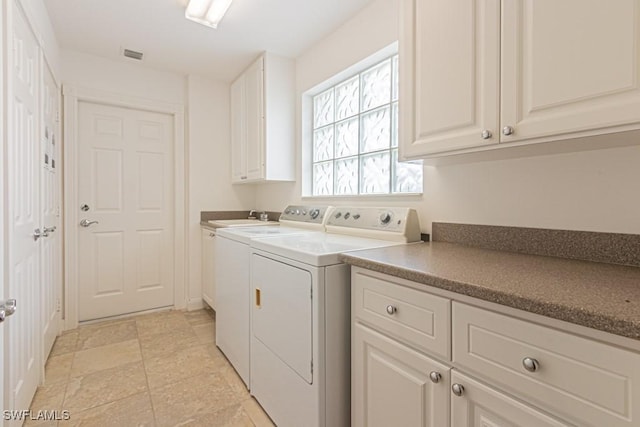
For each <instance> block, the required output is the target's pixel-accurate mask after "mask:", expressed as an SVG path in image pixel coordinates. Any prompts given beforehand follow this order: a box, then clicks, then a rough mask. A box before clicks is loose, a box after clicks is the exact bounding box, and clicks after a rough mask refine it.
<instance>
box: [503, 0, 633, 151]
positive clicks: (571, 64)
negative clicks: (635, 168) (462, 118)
mask: <svg viewBox="0 0 640 427" xmlns="http://www.w3.org/2000/svg"><path fill="white" fill-rule="evenodd" d="M501 116H502V118H501V123H502V126H512V127H513V129H514V133H513V134H512V135H510V136H505V135H501V141H502V142H511V141H520V140H527V139H531V138H537V137H550V136H553V137H554V138H562V137H563V135H564V137H571V136H578V135H576V134H578V133H580V132H583V134H586V135H589V134H593V133H603V132H606V131H607V128H611V127H614V126H619V125H633V126H634V127H635V128H638V126H640V0H616V1H604V0H600V1H599V0H589V1H585V0H563V1H562V2H558V1H554V0H508V1H507V0H505V1H503V21H502V107H501ZM611 130H613V129H609V131H611ZM587 131H591V133H584V132H587Z"/></svg>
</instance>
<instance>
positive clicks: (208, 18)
mask: <svg viewBox="0 0 640 427" xmlns="http://www.w3.org/2000/svg"><path fill="white" fill-rule="evenodd" d="M232 1H233V0H189V4H188V5H187V10H186V12H185V13H184V16H185V17H186V18H187V19H190V20H192V21H195V22H197V23H199V24H202V25H206V26H207V27H211V28H218V24H219V23H220V21H222V17H223V16H224V14H225V13H227V9H229V6H231V2H232Z"/></svg>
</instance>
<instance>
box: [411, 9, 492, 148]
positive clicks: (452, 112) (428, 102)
mask: <svg viewBox="0 0 640 427" xmlns="http://www.w3.org/2000/svg"><path fill="white" fill-rule="evenodd" d="M402 23H403V28H402V33H401V37H402V42H401V45H400V49H401V51H400V56H399V61H400V64H399V66H400V99H399V103H400V106H399V108H400V110H399V113H400V128H399V129H400V135H399V136H400V154H401V155H402V156H403V157H417V156H420V155H425V154H430V153H435V152H443V151H449V150H456V149H463V148H469V147H477V146H481V145H487V144H497V143H498V141H499V138H498V126H499V124H498V108H499V97H500V93H499V82H500V80H499V79H500V76H499V74H498V72H499V69H500V0H403V1H402ZM484 131H487V132H489V133H486V134H485V135H484V137H483V132H484Z"/></svg>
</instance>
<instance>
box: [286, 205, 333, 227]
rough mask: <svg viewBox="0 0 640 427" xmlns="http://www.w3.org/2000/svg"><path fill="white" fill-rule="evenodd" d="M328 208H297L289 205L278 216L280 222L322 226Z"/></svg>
mask: <svg viewBox="0 0 640 427" xmlns="http://www.w3.org/2000/svg"><path fill="white" fill-rule="evenodd" d="M328 210H329V207H328V206H298V205H289V206H287V207H286V208H285V210H284V211H283V212H282V214H281V215H280V221H283V220H284V221H294V222H306V223H311V224H324V220H325V216H326V215H327V211H328Z"/></svg>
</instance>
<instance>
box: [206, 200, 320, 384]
mask: <svg viewBox="0 0 640 427" xmlns="http://www.w3.org/2000/svg"><path fill="white" fill-rule="evenodd" d="M327 209H328V207H326V206H288V207H287V208H286V209H285V211H284V213H283V214H282V215H281V216H280V223H281V224H282V225H275V226H255V227H237V228H220V229H218V230H217V235H216V240H215V242H214V245H215V253H216V257H215V260H214V265H215V268H214V271H215V273H214V274H215V281H216V345H217V346H218V348H220V350H221V351H222V352H223V353H224V355H225V356H226V357H227V359H229V362H231V364H232V365H233V367H234V368H235V370H236V371H237V372H238V374H239V375H240V378H242V380H243V381H244V383H245V384H246V385H247V387H248V386H249V384H250V363H249V357H250V352H249V347H250V319H249V317H250V311H249V308H250V304H251V300H252V298H251V294H250V282H249V273H250V268H249V263H250V250H249V244H250V242H251V240H252V239H254V238H269V237H275V236H284V235H289V236H290V235H304V234H314V233H323V232H324V220H325V218H326V213H327Z"/></svg>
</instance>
